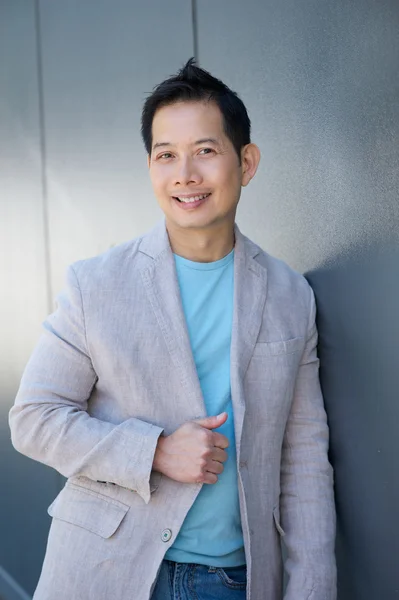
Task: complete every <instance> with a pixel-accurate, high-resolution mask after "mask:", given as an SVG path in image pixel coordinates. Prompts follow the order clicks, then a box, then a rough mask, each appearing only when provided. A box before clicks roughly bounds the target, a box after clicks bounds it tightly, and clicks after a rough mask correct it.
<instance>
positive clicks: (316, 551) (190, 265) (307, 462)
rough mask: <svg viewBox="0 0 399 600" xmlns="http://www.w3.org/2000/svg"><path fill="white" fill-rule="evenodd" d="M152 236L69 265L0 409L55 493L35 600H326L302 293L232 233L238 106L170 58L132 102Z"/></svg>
mask: <svg viewBox="0 0 399 600" xmlns="http://www.w3.org/2000/svg"><path fill="white" fill-rule="evenodd" d="M142 135H143V139H144V143H145V147H146V150H147V153H148V165H149V171H150V177H151V181H152V184H153V187H154V192H155V195H156V197H157V199H158V202H159V204H160V206H161V208H162V210H163V212H164V214H165V222H164V223H162V224H160V225H159V226H158V227H156V228H155V230H153V231H152V232H151V233H149V234H147V235H144V236H143V237H141V238H139V239H136V240H133V241H131V242H128V243H125V244H122V245H120V246H118V247H116V248H113V249H111V250H109V251H108V252H106V253H105V254H103V255H101V256H99V257H96V258H92V259H89V260H84V261H80V262H78V263H76V264H75V265H72V266H71V267H70V269H69V272H68V284H67V288H66V291H65V292H64V293H63V294H61V295H60V297H59V302H58V308H57V310H56V312H55V313H54V314H53V315H51V316H50V317H49V318H48V319H47V321H46V322H45V324H44V334H43V337H42V338H41V340H40V342H39V344H38V346H37V348H36V349H35V351H34V353H33V356H32V357H31V359H30V361H29V363H28V366H27V368H26V371H25V373H24V376H23V378H22V382H21V387H20V390H19V393H18V396H17V399H16V403H15V406H14V407H13V408H12V410H11V413H10V423H11V430H12V439H13V443H14V445H15V447H16V448H17V449H18V450H19V451H21V452H23V453H24V454H27V455H28V456H30V457H32V458H34V459H36V460H40V461H41V462H43V463H45V464H48V465H50V466H52V467H54V468H56V469H57V470H58V471H60V472H61V473H62V474H63V475H65V476H66V477H68V478H69V479H68V481H67V483H66V485H65V487H64V489H63V490H62V491H61V493H60V494H59V495H58V497H57V498H56V500H55V501H54V503H53V504H52V505H51V506H50V508H49V514H50V515H51V516H52V517H53V522H52V526H51V530H50V534H49V540H48V547H47V552H46V557H45V561H44V565H43V570H42V574H41V577H40V581H39V584H38V587H37V590H36V593H35V596H34V597H35V599H36V600H55V599H57V600H64V599H65V600H66V599H68V600H70V599H73V600H78V599H81V600H108V599H112V600H128V599H135V600H136V599H137V600H148V599H149V598H152V599H153V600H171V599H173V600H176V599H179V600H191V599H197V600H216V599H220V600H225V599H226V600H227V599H231V600H234V599H235V600H243V599H244V598H247V599H251V600H280V599H281V598H282V597H283V592H282V555H281V538H284V541H285V546H286V553H287V559H286V562H285V566H286V571H287V575H288V585H287V589H286V592H285V596H284V598H285V599H286V600H334V599H335V597H336V591H335V563H334V531H335V513H334V502H333V486H332V473H331V467H330V465H329V463H328V460H327V446H328V428H327V424H326V416H325V412H324V409H323V400H322V396H321V392H320V386H319V380H318V359H317V355H316V341H317V333H316V327H315V304H314V297H313V293H312V291H311V289H310V287H309V285H308V284H307V282H306V281H305V279H304V278H303V277H302V276H300V275H299V274H297V273H295V272H294V271H292V270H291V269H290V268H289V267H288V266H286V265H285V264H284V263H282V262H280V261H278V260H276V259H274V258H272V257H271V256H269V255H268V254H266V253H265V252H263V251H262V250H261V249H260V248H259V247H258V246H256V245H255V244H254V243H252V242H251V241H250V240H249V239H247V238H245V237H244V236H243V235H242V234H241V233H240V231H239V229H238V228H237V227H236V226H235V214H236V208H237V204H238V201H239V198H240V193H241V187H242V186H246V185H247V184H248V183H249V182H250V180H251V179H252V178H253V176H254V175H255V173H256V170H257V167H258V163H259V158H260V154H259V149H258V148H257V146H256V145H255V144H253V143H251V140H250V121H249V118H248V115H247V112H246V109H245V107H244V105H243V103H242V102H241V100H240V99H239V98H238V97H237V95H236V94H235V93H234V92H232V91H231V90H230V89H229V88H228V87H227V86H226V85H224V84H223V83H222V82H221V81H219V80H217V79H215V78H214V77H212V76H211V75H210V74H209V73H207V72H206V71H204V70H202V69H200V68H198V67H197V66H195V64H194V63H193V60H191V61H189V62H188V63H187V64H186V66H185V67H184V68H183V69H182V70H181V71H180V72H179V73H178V74H177V75H176V76H175V77H172V78H170V79H168V80H167V81H164V82H162V83H161V84H160V85H159V86H158V87H157V88H156V89H155V90H154V92H153V93H152V95H151V96H150V97H149V98H148V99H147V100H146V102H145V105H144V109H143V114H142Z"/></svg>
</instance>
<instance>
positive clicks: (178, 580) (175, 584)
mask: <svg viewBox="0 0 399 600" xmlns="http://www.w3.org/2000/svg"><path fill="white" fill-rule="evenodd" d="M246 588H247V568H246V566H245V565H244V566H241V567H224V568H223V569H222V568H220V567H206V566H204V565H195V564H192V563H188V564H185V563H177V562H172V561H170V560H164V561H163V562H162V565H161V569H160V572H159V576H158V581H157V583H156V585H155V589H154V591H153V594H152V596H151V600H245V598H246Z"/></svg>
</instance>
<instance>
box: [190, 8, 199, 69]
mask: <svg viewBox="0 0 399 600" xmlns="http://www.w3.org/2000/svg"><path fill="white" fill-rule="evenodd" d="M191 17H192V26H193V44H194V48H193V52H194V57H195V60H196V62H197V64H198V65H199V55H198V13H197V0H191Z"/></svg>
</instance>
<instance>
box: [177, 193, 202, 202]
mask: <svg viewBox="0 0 399 600" xmlns="http://www.w3.org/2000/svg"><path fill="white" fill-rule="evenodd" d="M208 196H209V194H202V196H191V197H190V198H179V197H178V196H176V197H177V199H178V200H180V202H184V203H185V204H187V203H189V202H196V201H197V200H202V199H203V198H207V197H208Z"/></svg>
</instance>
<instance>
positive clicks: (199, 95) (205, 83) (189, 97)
mask: <svg viewBox="0 0 399 600" xmlns="http://www.w3.org/2000/svg"><path fill="white" fill-rule="evenodd" d="M187 101H210V102H214V103H215V104H216V105H217V106H218V107H219V110H220V112H221V113H222V119H223V128H224V132H225V134H226V135H227V137H228V138H229V139H230V141H231V143H232V144H233V146H234V148H235V151H236V152H237V155H238V158H239V160H240V162H241V148H242V147H243V146H245V145H246V144H249V143H250V142H251V121H250V120H249V117H248V113H247V109H246V108H245V105H244V103H243V101H242V100H241V99H240V98H239V97H238V95H237V94H236V92H233V91H232V90H231V89H230V88H229V87H227V85H226V84H224V83H223V82H222V81H220V79H216V77H213V75H211V74H210V73H209V72H208V71H205V70H204V69H201V68H200V67H197V66H196V64H195V59H194V58H190V60H188V61H187V63H186V64H185V65H184V67H183V68H182V69H180V70H179V71H178V73H177V74H176V75H173V76H172V77H170V78H169V79H165V81H162V83H160V84H159V85H157V86H156V87H155V88H154V89H153V91H152V93H151V95H150V96H148V98H147V99H146V101H145V103H144V106H143V111H142V114H141V135H142V138H143V142H144V146H145V149H146V151H147V153H148V154H151V148H152V122H153V119H154V115H155V113H156V111H157V110H158V109H159V108H161V107H162V106H167V105H170V104H174V103H176V102H187Z"/></svg>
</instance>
